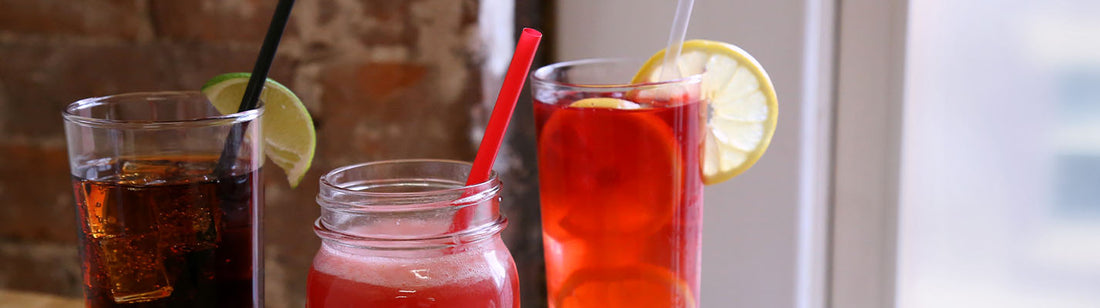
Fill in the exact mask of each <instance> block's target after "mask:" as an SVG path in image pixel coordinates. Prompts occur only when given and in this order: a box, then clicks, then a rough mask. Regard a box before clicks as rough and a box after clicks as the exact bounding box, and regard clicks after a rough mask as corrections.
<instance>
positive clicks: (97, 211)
mask: <svg viewBox="0 0 1100 308" xmlns="http://www.w3.org/2000/svg"><path fill="white" fill-rule="evenodd" d="M216 160H217V157H205V156H201V157H200V156H182V157H148V158H132V159H126V158H123V159H118V160H115V161H112V162H109V163H104V164H101V165H97V166H88V167H87V168H84V170H83V172H75V174H79V175H84V176H87V178H85V177H80V176H76V177H74V178H73V183H74V186H75V188H76V189H77V192H76V195H77V205H78V211H80V214H81V215H80V219H82V220H84V223H83V224H82V225H83V226H85V227H84V228H85V229H84V230H82V231H83V234H82V235H83V238H82V240H83V241H84V243H83V244H84V246H83V247H82V251H81V253H83V254H85V256H86V258H84V259H85V261H86V262H85V263H84V264H83V267H84V270H85V271H86V272H87V273H86V277H87V279H86V280H85V283H86V284H87V290H88V294H86V297H87V299H88V304H89V307H130V306H140V305H145V304H152V305H155V306H161V305H167V306H172V307H174V306H187V307H192V306H193V307H198V306H204V307H205V306H209V307H212V306H223V305H224V306H233V307H248V306H250V303H252V302H253V299H252V298H251V297H252V294H253V293H254V292H252V286H253V277H254V274H255V271H256V269H255V266H256V264H254V262H253V258H252V257H253V250H254V245H255V242H254V240H253V236H252V234H253V233H252V226H253V224H254V223H255V221H254V219H253V218H254V217H255V216H254V215H252V214H253V212H252V211H253V209H254V206H255V204H257V203H255V202H258V200H255V199H257V198H258V194H257V193H255V192H254V190H255V189H257V188H259V187H258V186H254V183H258V182H256V181H258V177H259V171H258V170H256V171H252V172H237V173H241V174H238V175H232V176H223V177H221V178H219V177H216V176H215V175H214V172H213V167H214V165H215V163H216ZM227 220H232V221H227ZM223 231H225V232H223ZM223 233H231V234H229V235H226V234H223Z"/></svg>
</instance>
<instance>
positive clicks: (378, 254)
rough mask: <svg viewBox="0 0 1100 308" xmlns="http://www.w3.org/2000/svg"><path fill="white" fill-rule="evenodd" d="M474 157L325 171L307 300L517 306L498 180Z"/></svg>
mask: <svg viewBox="0 0 1100 308" xmlns="http://www.w3.org/2000/svg"><path fill="white" fill-rule="evenodd" d="M469 172H470V164H468V163H464V162H457V161H445V160H395V161H382V162H373V163H366V164H359V165H352V166H347V167H342V168H338V169H336V170H334V171H332V172H330V173H329V174H327V175H325V176H324V177H322V178H321V190H320V194H319V195H318V196H317V202H318V203H319V204H320V205H321V217H320V218H319V219H317V222H316V224H315V226H314V230H315V231H316V233H317V235H318V236H320V237H321V239H322V245H321V249H320V251H318V252H317V255H316V256H315V257H314V259H313V267H312V268H311V269H310V272H309V281H308V285H307V293H308V294H307V296H308V302H307V304H306V306H307V307H314V308H320V307H379V308H387V307H441V308H442V307H519V282H518V280H516V267H515V263H514V262H513V260H512V256H511V254H510V253H509V251H508V248H507V247H505V246H504V242H503V241H502V240H501V238H500V231H501V230H503V229H504V227H505V226H506V225H507V219H505V217H504V216H503V215H502V214H501V213H500V189H501V183H500V181H499V180H497V178H496V176H495V175H494V176H493V177H491V178H490V180H489V181H487V182H484V183H480V184H476V185H470V186H465V185H464V182H465V180H466V177H467V174H469Z"/></svg>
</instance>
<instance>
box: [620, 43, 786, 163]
mask: <svg viewBox="0 0 1100 308" xmlns="http://www.w3.org/2000/svg"><path fill="white" fill-rule="evenodd" d="M664 57H665V51H664V50H661V51H659V52H657V54H655V55H653V57H651V58H649V61H646V63H645V65H643V66H642V68H641V69H640V70H639V71H638V73H637V74H636V75H634V80H633V81H632V82H633V83H646V82H654V81H657V80H659V77H660V74H661V66H662V62H664ZM676 62H677V64H678V65H679V68H680V72H681V74H683V75H684V76H690V75H695V74H703V83H702V86H701V87H702V93H701V94H702V96H703V97H704V98H705V99H706V100H708V101H709V102H710V108H709V112H708V116H707V136H706V141H705V142H704V148H703V156H704V157H703V183H706V184H707V185H710V184H715V183H721V182H723V181H726V180H728V179H730V178H732V177H734V176H736V175H738V174H740V173H741V172H745V170H748V169H749V167H752V165H753V164H755V163H756V161H757V160H759V159H760V156H762V155H764V151H765V150H767V148H768V144H769V143H770V142H771V139H772V134H773V133H775V123H776V118H777V117H778V112H779V106H778V105H777V100H776V98H775V88H774V87H773V86H772V82H771V78H769V77H768V73H767V72H765V71H764V68H763V67H761V66H760V63H758V62H756V59H754V58H753V57H752V56H751V55H749V53H748V52H745V51H744V50H742V49H741V48H738V47H737V46H734V45H731V44H727V43H722V42H715V41H707V40H691V41H687V42H684V45H683V49H682V52H681V54H680V57H679V58H677V59H676Z"/></svg>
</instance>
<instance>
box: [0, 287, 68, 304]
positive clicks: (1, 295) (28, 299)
mask: <svg viewBox="0 0 1100 308" xmlns="http://www.w3.org/2000/svg"><path fill="white" fill-rule="evenodd" d="M47 307H48V308H69V307H72V308H77V307H84V300H82V299H78V298H67V297H60V296H56V295H49V294H43V293H33V292H22V291H11V290H0V308H47Z"/></svg>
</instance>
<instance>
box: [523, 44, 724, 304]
mask: <svg viewBox="0 0 1100 308" xmlns="http://www.w3.org/2000/svg"><path fill="white" fill-rule="evenodd" d="M638 67H641V62H634V61H626V60H581V61H574V62H565V63H557V64H552V65H549V66H546V67H542V68H540V69H538V70H536V71H535V73H534V75H533V78H532V79H533V80H532V91H533V94H534V99H535V102H534V104H535V106H534V109H535V120H536V126H537V130H538V137H537V138H538V140H537V143H538V144H537V146H538V162H539V193H540V195H541V201H542V204H541V209H542V223H543V241H544V245H545V250H546V271H547V285H548V288H549V300H550V307H557V308H563V307H569V308H573V307H604V308H608V307H633V308H638V307H662V308H667V307H695V306H696V305H697V304H696V303H698V300H699V298H698V296H699V273H700V265H699V264H700V240H701V236H702V233H701V230H702V222H703V219H702V212H703V183H702V177H701V165H700V159H701V155H702V153H701V149H702V146H703V132H704V130H703V128H704V125H705V123H706V121H705V119H706V118H705V115H706V114H705V112H706V102H705V101H704V100H702V99H701V98H700V97H699V86H700V84H701V82H702V77H701V76H690V77H687V78H684V79H680V80H676V81H670V82H659V83H647V84H624V83H623V82H624V81H628V80H631V77H632V76H633V74H634V73H635V71H636V70H637V68H638Z"/></svg>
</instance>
